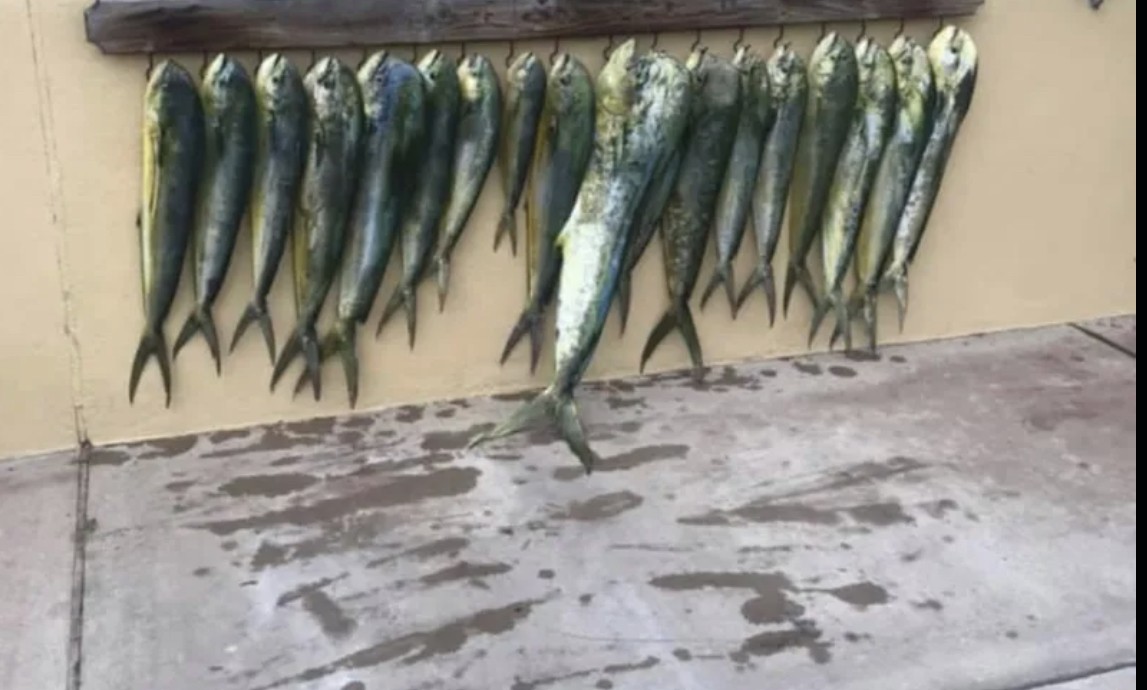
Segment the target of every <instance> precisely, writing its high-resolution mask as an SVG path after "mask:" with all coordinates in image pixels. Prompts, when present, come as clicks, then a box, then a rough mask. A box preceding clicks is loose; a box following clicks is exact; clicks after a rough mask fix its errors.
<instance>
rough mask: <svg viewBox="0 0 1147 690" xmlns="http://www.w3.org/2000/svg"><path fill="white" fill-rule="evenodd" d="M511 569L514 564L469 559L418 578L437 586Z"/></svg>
mask: <svg viewBox="0 0 1147 690" xmlns="http://www.w3.org/2000/svg"><path fill="white" fill-rule="evenodd" d="M511 570H513V566H510V565H508V564H506V563H471V562H469V561H460V562H458V563H455V564H454V565H451V566H448V567H446V568H442V569H441V570H436V571H434V572H433V573H429V574H427V575H423V576H422V577H420V578H418V580H419V582H421V583H422V584H424V585H426V586H427V587H435V586H438V585H442V584H446V583H447V582H456V581H458V580H480V579H482V578H484V577H490V576H493V575H501V574H503V573H508V572H510V571H511Z"/></svg>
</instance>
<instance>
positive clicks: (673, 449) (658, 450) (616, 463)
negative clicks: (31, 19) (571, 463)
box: [554, 443, 689, 482]
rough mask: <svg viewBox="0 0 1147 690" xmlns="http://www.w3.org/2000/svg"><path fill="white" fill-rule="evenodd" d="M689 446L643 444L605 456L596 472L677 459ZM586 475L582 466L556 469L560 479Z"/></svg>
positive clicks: (687, 450) (570, 479)
mask: <svg viewBox="0 0 1147 690" xmlns="http://www.w3.org/2000/svg"><path fill="white" fill-rule="evenodd" d="M688 452H689V446H686V445H684V444H680V443H660V444H655V445H652V446H642V447H641V448H635V449H633V450H630V451H626V452H624V453H619V454H618V455H614V456H612V457H609V458H604V459H603V460H602V461H601V462H600V463H598V464H597V465H595V466H594V468H593V471H594V473H599V472H624V471H626V470H631V469H634V468H636V467H640V466H642V465H647V464H649V463H653V462H660V461H662V460H676V459H679V458H683V457H685V455H686V454H687V453H688ZM584 476H585V471H584V470H583V469H582V468H580V467H559V468H557V469H555V470H554V479H557V480H559V481H566V482H568V481H573V480H575V479H580V478H582V477H584Z"/></svg>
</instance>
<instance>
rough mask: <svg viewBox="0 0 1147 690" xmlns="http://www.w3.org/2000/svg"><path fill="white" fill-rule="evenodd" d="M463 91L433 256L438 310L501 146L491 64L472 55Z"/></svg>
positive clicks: (462, 69) (462, 72) (464, 68)
mask: <svg viewBox="0 0 1147 690" xmlns="http://www.w3.org/2000/svg"><path fill="white" fill-rule="evenodd" d="M458 86H459V89H460V91H461V103H460V107H459V109H460V112H459V114H458V135H457V141H456V142H455V145H454V175H453V177H454V180H453V183H452V185H451V188H450V199H449V201H448V202H447V204H446V211H445V212H444V213H443V216H442V224H441V226H440V228H439V231H438V237H439V241H440V244H439V246H438V252H437V253H436V254H435V257H434V271H435V273H436V274H437V279H438V280H437V282H438V311H439V312H441V311H442V310H443V309H445V308H446V293H447V291H448V290H449V281H450V256H451V254H453V252H454V247H455V246H456V245H457V244H458V240H459V239H460V238H461V237H462V231H463V230H465V229H466V221H468V220H469V219H470V213H471V212H472V211H473V210H474V204H475V203H476V202H477V201H478V194H479V193H481V191H482V185H483V184H485V182H486V176H487V175H489V173H490V167H491V166H492V165H493V163H494V155H495V153H496V152H497V146H498V130H499V127H500V122H501V113H502V87H501V86H500V85H499V84H498V76H497V75H496V74H494V67H493V65H491V64H490V61H489V60H487V59H486V58H485V57H482V56H481V55H477V54H474V53H471V54H469V55H467V56H466V57H464V58H462V62H461V64H459V65H458Z"/></svg>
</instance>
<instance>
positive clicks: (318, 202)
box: [271, 57, 363, 400]
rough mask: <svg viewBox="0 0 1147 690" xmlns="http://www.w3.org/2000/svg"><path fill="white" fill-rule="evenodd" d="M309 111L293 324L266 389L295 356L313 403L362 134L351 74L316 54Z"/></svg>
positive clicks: (307, 84) (308, 87) (295, 244)
mask: <svg viewBox="0 0 1147 690" xmlns="http://www.w3.org/2000/svg"><path fill="white" fill-rule="evenodd" d="M303 86H304V89H305V91H306V94H307V107H308V108H309V110H310V113H311V116H310V118H309V122H308V127H307V163H306V167H305V169H304V171H303V181H302V189H301V190H300V195H299V200H298V209H297V211H296V218H295V228H294V232H293V233H292V236H291V244H292V251H291V254H292V259H293V261H292V264H293V269H294V271H293V273H294V283H295V311H296V314H297V323H296V325H295V329H294V331H292V332H291V335H290V337H289V338H288V339H287V342H286V343H285V344H284V345H283V351H282V352H280V353H279V359H278V361H276V362H275V368H274V371H272V372H271V390H274V389H275V384H276V383H278V381H279V379H280V378H281V377H282V376H283V374H284V373H285V372H286V370H287V367H288V366H290V364H291V362H292V361H293V360H294V359H295V358H296V357H299V356H302V358H303V364H304V367H305V370H306V372H307V376H309V377H310V381H311V388H312V391H313V393H314V398H315V400H318V399H319V397H320V396H321V394H322V383H321V380H320V377H319V365H320V361H321V355H320V352H319V340H318V334H317V333H316V332H315V322H316V321H317V320H318V317H319V312H320V311H322V308H323V302H324V301H325V300H326V297H327V293H328V292H330V288H331V285H332V284H333V283H334V280H335V275H336V273H337V272H338V269H339V263H340V260H341V259H342V255H343V246H344V245H345V243H346V229H347V225H348V217H349V215H350V210H351V202H352V200H353V198H354V195H355V187H356V184H357V181H358V173H359V161H360V149H361V146H360V143H361V141H362V133H363V122H362V121H363V115H362V96H361V94H360V93H359V88H358V82H357V81H356V78H355V73H354V71H352V70H351V69H350V68H349V67H347V66H346V65H345V64H343V63H342V62H341V61H340V60H338V59H337V58H333V57H324V58H321V59H320V60H319V61H318V62H316V63H315V64H314V66H313V67H311V68H310V70H308V71H307V75H306V77H304V78H303Z"/></svg>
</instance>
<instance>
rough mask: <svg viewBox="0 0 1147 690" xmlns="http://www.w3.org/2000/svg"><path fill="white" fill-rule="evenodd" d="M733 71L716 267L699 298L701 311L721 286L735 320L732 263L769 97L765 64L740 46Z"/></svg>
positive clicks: (767, 123)
mask: <svg viewBox="0 0 1147 690" xmlns="http://www.w3.org/2000/svg"><path fill="white" fill-rule="evenodd" d="M733 66H734V67H736V68H737V70H738V71H739V72H740V73H741V94H742V101H743V102H742V106H741V116H740V118H739V119H738V121H737V134H736V138H735V139H734V140H733V142H734V143H733V153H732V155H731V156H730V158H729V167H728V169H727V170H726V172H725V180H724V183H723V184H722V185H721V193H720V196H718V197H717V219H716V228H715V236H716V239H717V242H716V243H715V245H714V246H715V247H716V249H717V266H716V268H714V269H713V278H712V279H711V280H710V281H709V285H708V286H707V287H706V288H705V291H704V292H702V293H701V308H702V309H704V308H705V303H706V302H708V301H709V298H710V297H711V296H712V295H713V293H714V292H715V291H716V290H717V287H718V286H720V285H724V286H725V294H726V296H727V297H728V298H729V311H730V312H732V314H733V318H737V297H736V294H735V293H734V291H733V285H734V281H733V261H734V259H736V258H737V252H738V251H740V249H741V240H742V239H743V238H744V236H745V223H746V221H747V220H748V217H749V206H750V204H751V202H752V196H753V189H754V187H755V186H756V182H757V174H758V171H759V170H760V165H761V149H762V148H763V143H762V142H763V141H764V139H765V135H766V134H767V133H768V131H769V129H770V128H771V127H772V124H773V102H772V93H771V91H770V90H769V75H768V70H767V69H766V66H765V63H764V61H763V60H761V59H760V57H758V56H757V55H755V54H753V53H751V52H749V47H748V46H740V47H739V48H738V49H737V52H736V55H734V57H733Z"/></svg>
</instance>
